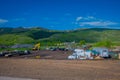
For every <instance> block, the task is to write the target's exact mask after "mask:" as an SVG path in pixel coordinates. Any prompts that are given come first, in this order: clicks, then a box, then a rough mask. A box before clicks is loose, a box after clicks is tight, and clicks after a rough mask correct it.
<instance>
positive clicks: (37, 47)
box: [32, 43, 40, 51]
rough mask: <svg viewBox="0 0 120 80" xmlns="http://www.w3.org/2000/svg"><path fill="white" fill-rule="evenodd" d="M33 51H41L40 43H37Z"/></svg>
mask: <svg viewBox="0 0 120 80" xmlns="http://www.w3.org/2000/svg"><path fill="white" fill-rule="evenodd" d="M32 50H33V51H35V50H40V43H37V44H35V45H34V47H33V48H32Z"/></svg>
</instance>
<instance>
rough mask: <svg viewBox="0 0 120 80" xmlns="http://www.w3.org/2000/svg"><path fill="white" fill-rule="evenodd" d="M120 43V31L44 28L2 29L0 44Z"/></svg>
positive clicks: (0, 29)
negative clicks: (105, 41)
mask: <svg viewBox="0 0 120 80" xmlns="http://www.w3.org/2000/svg"><path fill="white" fill-rule="evenodd" d="M106 39H107V40H110V41H112V42H116V43H120V30H115V29H104V28H91V29H78V30H72V31H53V30H48V29H44V28H22V27H19V28H0V44H6V45H12V44H17V43H20V44H22V43H23V44H24V43H35V42H37V41H41V42H51V41H52V42H57V41H60V42H68V41H76V42H79V41H80V40H85V41H86V42H88V43H94V42H98V41H103V40H106Z"/></svg>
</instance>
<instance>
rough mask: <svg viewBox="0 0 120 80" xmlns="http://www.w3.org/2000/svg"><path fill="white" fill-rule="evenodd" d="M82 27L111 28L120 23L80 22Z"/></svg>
mask: <svg viewBox="0 0 120 80" xmlns="http://www.w3.org/2000/svg"><path fill="white" fill-rule="evenodd" d="M79 24H80V26H86V25H88V26H111V25H116V24H118V23H116V22H111V21H92V22H80V23H79Z"/></svg>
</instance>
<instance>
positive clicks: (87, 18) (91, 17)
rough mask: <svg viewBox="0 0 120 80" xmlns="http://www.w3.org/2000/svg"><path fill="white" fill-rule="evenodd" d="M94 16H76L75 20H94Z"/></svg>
mask: <svg viewBox="0 0 120 80" xmlns="http://www.w3.org/2000/svg"><path fill="white" fill-rule="evenodd" d="M95 19H96V18H95V17H93V16H87V17H81V16H80V17H77V18H76V21H80V20H95Z"/></svg>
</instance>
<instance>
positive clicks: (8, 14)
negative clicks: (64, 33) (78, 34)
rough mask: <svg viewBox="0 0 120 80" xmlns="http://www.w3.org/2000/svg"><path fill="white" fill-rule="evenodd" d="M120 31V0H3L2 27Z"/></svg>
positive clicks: (0, 10) (0, 14) (1, 4)
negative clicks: (106, 29) (111, 29)
mask: <svg viewBox="0 0 120 80" xmlns="http://www.w3.org/2000/svg"><path fill="white" fill-rule="evenodd" d="M19 26H23V27H36V26H40V27H44V28H48V29H54V30H72V29H78V28H96V27H97V28H117V29H120V0H0V27H19Z"/></svg>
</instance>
